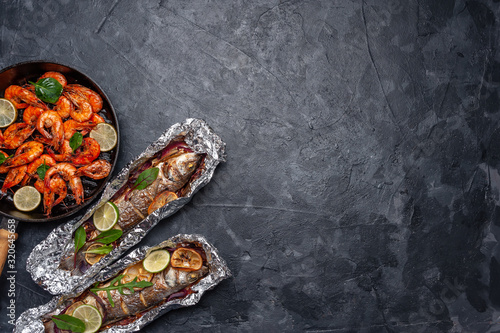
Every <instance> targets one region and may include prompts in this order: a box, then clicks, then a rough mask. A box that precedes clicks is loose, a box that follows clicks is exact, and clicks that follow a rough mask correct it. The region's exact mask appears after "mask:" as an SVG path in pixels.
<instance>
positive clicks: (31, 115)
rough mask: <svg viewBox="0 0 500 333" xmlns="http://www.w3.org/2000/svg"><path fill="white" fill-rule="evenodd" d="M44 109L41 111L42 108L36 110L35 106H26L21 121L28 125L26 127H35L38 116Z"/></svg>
mask: <svg viewBox="0 0 500 333" xmlns="http://www.w3.org/2000/svg"><path fill="white" fill-rule="evenodd" d="M45 111H47V110H45V109H42V108H37V107H36V106H31V105H30V106H28V107H27V108H26V110H24V113H23V121H24V122H25V123H26V124H28V125H33V126H34V125H36V121H37V120H38V117H40V115H41V114H42V113H44V112H45Z"/></svg>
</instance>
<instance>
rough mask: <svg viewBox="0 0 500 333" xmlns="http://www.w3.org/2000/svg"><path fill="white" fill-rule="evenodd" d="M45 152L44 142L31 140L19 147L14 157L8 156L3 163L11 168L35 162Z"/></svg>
mask: <svg viewBox="0 0 500 333" xmlns="http://www.w3.org/2000/svg"><path fill="white" fill-rule="evenodd" d="M42 153H43V144H42V143H40V142H36V141H29V142H26V143H24V144H22V145H21V146H20V147H19V148H17V150H16V153H15V154H14V157H11V158H8V159H7V160H5V162H3V165H4V166H6V167H9V168H12V167H17V166H20V165H25V164H28V163H30V162H33V161H34V160H35V159H37V158H38V157H39V156H40V155H42Z"/></svg>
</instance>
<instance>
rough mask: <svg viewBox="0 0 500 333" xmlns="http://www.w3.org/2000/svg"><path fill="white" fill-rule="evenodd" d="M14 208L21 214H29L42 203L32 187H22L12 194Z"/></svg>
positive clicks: (38, 194) (40, 197)
mask: <svg viewBox="0 0 500 333" xmlns="http://www.w3.org/2000/svg"><path fill="white" fill-rule="evenodd" d="M13 200H14V206H16V208H17V209H19V210H20V211H22V212H29V211H32V210H33V209H35V208H36V207H38V205H39V204H40V202H41V201H42V196H41V195H40V192H38V191H37V189H36V188H34V187H33V186H23V187H21V188H20V189H19V190H17V191H16V193H14V198H13Z"/></svg>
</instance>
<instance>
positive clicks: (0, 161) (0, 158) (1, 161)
mask: <svg viewBox="0 0 500 333" xmlns="http://www.w3.org/2000/svg"><path fill="white" fill-rule="evenodd" d="M8 158H9V157H8V156H7V157H6V156H5V155H4V154H0V164H2V163H3V162H5V160H7V159H8Z"/></svg>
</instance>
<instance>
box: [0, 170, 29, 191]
mask: <svg viewBox="0 0 500 333" xmlns="http://www.w3.org/2000/svg"><path fill="white" fill-rule="evenodd" d="M4 163H5V162H4ZM27 168H28V166H27V165H21V166H18V167H15V168H11V169H10V170H9V172H8V173H7V176H6V177H5V180H4V182H3V186H2V189H1V190H0V192H1V194H2V196H3V195H5V194H6V193H7V189H9V188H11V187H13V186H16V185H17V184H19V183H20V182H21V181H22V180H23V178H24V176H25V175H26V169H27Z"/></svg>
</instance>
